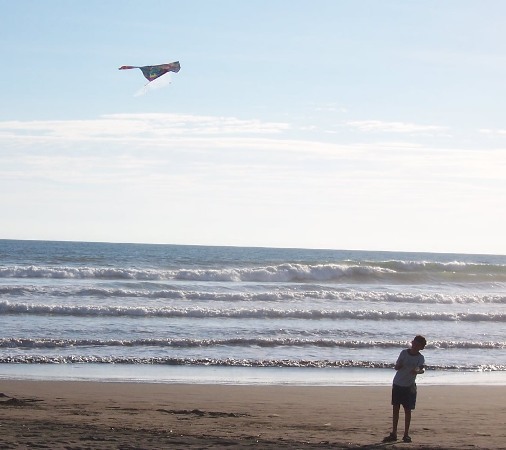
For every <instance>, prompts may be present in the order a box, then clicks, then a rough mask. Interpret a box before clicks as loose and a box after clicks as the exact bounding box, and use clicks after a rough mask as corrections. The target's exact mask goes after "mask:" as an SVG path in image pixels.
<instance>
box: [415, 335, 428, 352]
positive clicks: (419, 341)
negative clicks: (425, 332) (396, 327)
mask: <svg viewBox="0 0 506 450" xmlns="http://www.w3.org/2000/svg"><path fill="white" fill-rule="evenodd" d="M413 343H416V344H418V346H419V348H420V350H423V349H424V348H425V346H426V345H427V339H425V338H424V337H423V336H420V335H417V336H415V338H414V339H413Z"/></svg>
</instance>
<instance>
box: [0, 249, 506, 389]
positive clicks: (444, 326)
mask: <svg viewBox="0 0 506 450" xmlns="http://www.w3.org/2000/svg"><path fill="white" fill-rule="evenodd" d="M0 321H1V327H0V378H3V379H9V378H28V379H63V380H67V379H68V380H73V379H78V380H83V379H84V380H100V381H108V380H115V381H139V382H175V383H178V382H185V383H233V384H255V383H270V384H306V385H321V384H326V385H332V384H389V383H391V380H392V378H393V374H394V371H393V369H392V368H393V365H394V363H395V360H396V359H397V356H398V354H399V352H400V351H401V350H402V349H403V348H406V347H407V346H408V345H409V342H410V341H411V340H412V338H413V337H414V336H415V335H417V334H422V335H424V336H425V337H426V338H427V340H428V345H427V347H426V348H425V350H424V351H423V353H424V355H425V359H426V364H427V370H426V373H425V374H424V375H422V376H420V377H418V378H419V380H420V381H421V382H426V383H433V384H444V383H470V384H475V383H481V384H506V330H505V326H504V325H505V323H506V256H500V255H462V254H431V253H403V252H377V251H346V250H309V249H277V248H246V247H212V246H185V245H151V244H149V245H148V244H113V243H88V242H48V241H15V240H0Z"/></svg>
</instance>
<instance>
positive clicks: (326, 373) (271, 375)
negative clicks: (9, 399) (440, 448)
mask: <svg viewBox="0 0 506 450" xmlns="http://www.w3.org/2000/svg"><path fill="white" fill-rule="evenodd" d="M394 373H395V372H394V370H393V369H376V368H308V367H302V368H287V367H281V368H280V367H222V366H184V365H182V366H166V365H142V364H139V365H128V364H79V363H77V364H0V380H34V381H36V380H37V381H90V382H127V383H129V382H130V383H172V384H209V385H213V384H216V385H246V386H249V385H252V386H254V385H279V386H284V385H288V386H390V385H391V384H392V379H393V376H394ZM417 383H418V384H419V385H427V386H437V385H445V386H447V385H452V386H462V385H472V386H476V385H483V386H505V385H506V373H505V372H504V371H481V372H478V371H450V370H448V371H441V370H439V371H435V370H427V371H426V372H425V374H423V375H422V376H420V377H418V380H417Z"/></svg>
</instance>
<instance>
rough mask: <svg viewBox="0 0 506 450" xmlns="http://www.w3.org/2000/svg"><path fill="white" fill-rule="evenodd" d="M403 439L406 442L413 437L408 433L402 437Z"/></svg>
mask: <svg viewBox="0 0 506 450" xmlns="http://www.w3.org/2000/svg"><path fill="white" fill-rule="evenodd" d="M402 440H403V441H404V442H411V438H410V437H409V436H408V435H406V436H404V437H403V438H402Z"/></svg>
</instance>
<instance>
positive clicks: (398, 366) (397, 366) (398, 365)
mask: <svg viewBox="0 0 506 450" xmlns="http://www.w3.org/2000/svg"><path fill="white" fill-rule="evenodd" d="M403 365H404V364H402V352H401V353H400V354H399V357H398V358H397V361H395V366H394V369H395V370H400V369H402V366H403Z"/></svg>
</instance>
